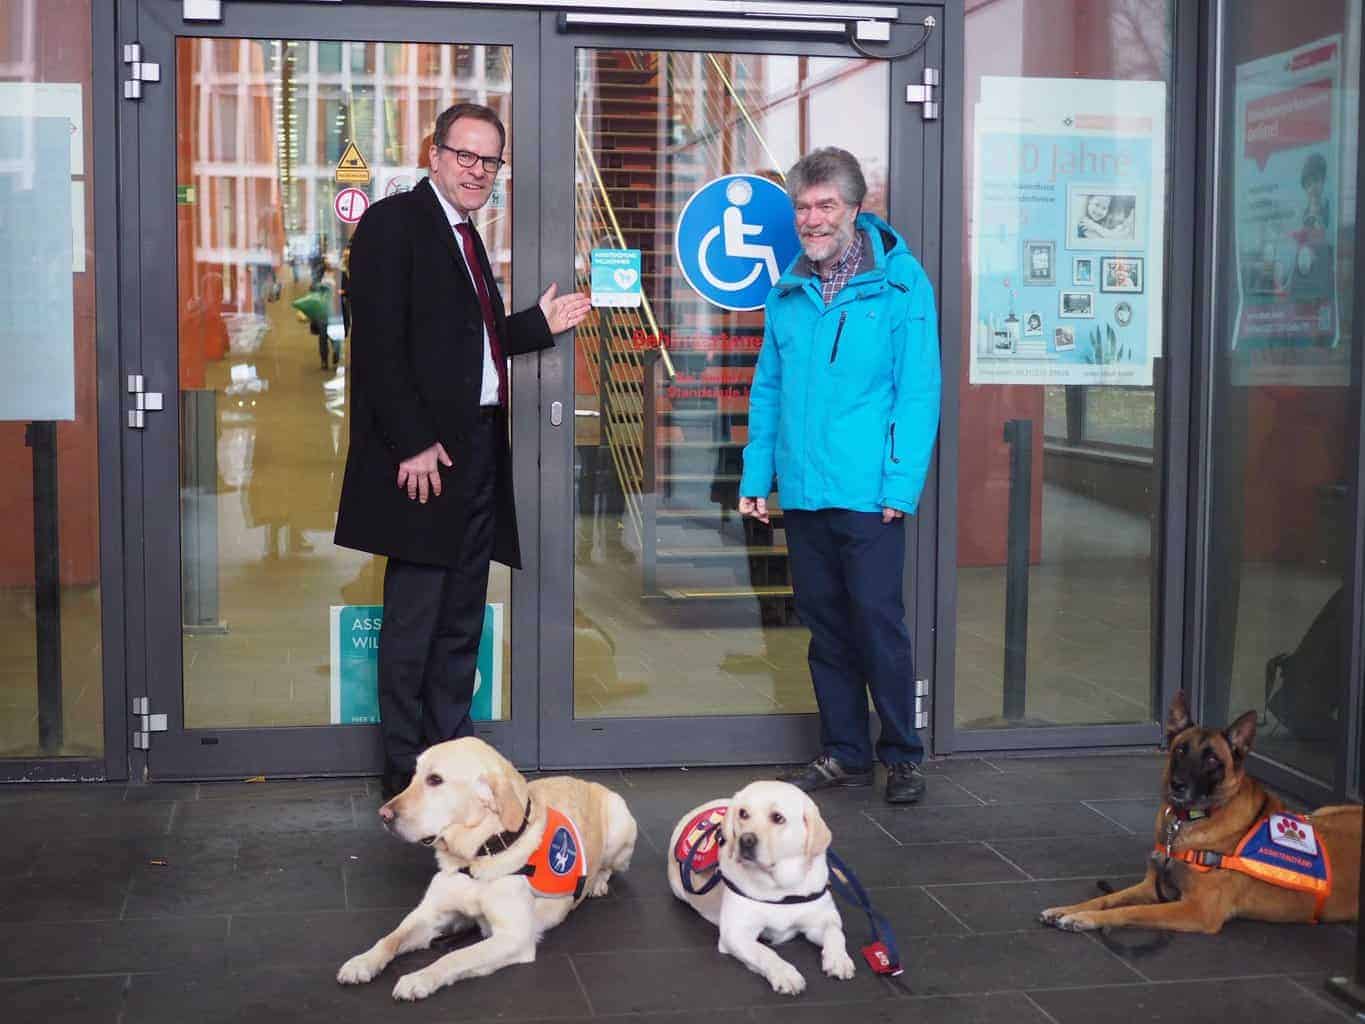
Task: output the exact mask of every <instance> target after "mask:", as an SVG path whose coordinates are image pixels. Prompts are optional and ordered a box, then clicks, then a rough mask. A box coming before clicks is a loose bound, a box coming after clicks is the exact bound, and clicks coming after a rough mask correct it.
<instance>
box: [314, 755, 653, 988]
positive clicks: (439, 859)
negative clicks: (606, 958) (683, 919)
mask: <svg viewBox="0 0 1365 1024" xmlns="http://www.w3.org/2000/svg"><path fill="white" fill-rule="evenodd" d="M379 816H380V818H381V819H382V820H383V822H384V826H385V827H386V828H388V829H389V831H391V832H393V833H394V834H395V835H397V836H398V837H399V838H401V839H405V840H407V841H408V842H410V843H422V844H423V845H425V846H430V847H431V848H432V849H434V850H435V851H436V863H437V867H438V869H439V870H438V871H437V873H436V877H435V878H433V879H432V880H431V885H430V886H428V888H427V892H426V895H425V896H423V897H422V902H421V903H419V904H418V905H417V908H416V909H415V910H413V911H412V912H411V913H410V914H408V916H407V917H405V918H404V919H403V921H402V922H401V923H400V924H399V925H398V927H397V928H395V929H394V930H393V931H392V932H390V933H389V934H388V935H386V936H384V937H383V938H382V939H380V940H379V941H378V942H376V943H375V944H374V945H373V946H372V947H370V948H369V949H368V950H366V951H365V952H364V953H361V954H359V955H358V956H353V957H351V959H350V960H347V961H346V963H345V964H343V965H342V967H341V970H340V971H339V972H337V981H339V982H341V983H342V984H343V985H355V984H361V983H363V982H367V981H370V980H372V979H373V978H374V977H375V976H377V975H378V974H379V973H380V972H381V971H383V970H384V968H385V967H387V966H388V964H389V963H390V961H392V960H393V958H394V957H396V956H398V955H399V954H400V953H407V952H409V951H411V950H414V949H425V948H427V947H428V946H430V945H431V942H432V940H433V939H435V938H436V937H437V936H439V935H442V934H446V933H449V932H454V931H459V930H462V929H464V928H466V927H470V926H474V925H477V926H478V928H479V929H480V930H481V931H482V932H483V936H484V937H483V940H482V941H480V942H475V943H473V944H472V945H469V946H465V947H462V948H460V949H456V950H455V951H454V952H451V953H447V954H446V955H445V956H443V957H441V958H440V959H439V960H436V961H434V962H432V963H431V964H428V965H427V966H426V967H424V968H422V969H421V970H420V971H414V972H412V973H411V974H405V975H404V976H403V977H401V978H399V979H398V983H397V984H396V985H395V986H394V989H393V997H394V998H395V999H424V998H426V997H427V996H429V995H431V993H433V992H435V991H436V990H437V989H438V988H441V987H443V986H445V985H449V984H452V983H453V982H456V981H459V980H461V979H462V978H476V977H480V976H482V975H485V974H492V973H493V972H494V971H497V970H500V969H501V968H503V967H506V966H508V965H509V964H519V963H529V962H531V961H532V960H534V959H535V958H536V943H537V942H538V941H539V940H540V937H541V936H542V935H543V934H544V933H545V932H547V931H549V930H550V929H551V928H553V927H554V926H555V925H557V924H559V923H560V922H561V921H563V920H564V918H566V917H567V916H568V915H569V911H571V910H572V909H573V908H574V907H576V906H578V904H579V903H581V902H582V901H583V900H584V899H586V898H588V897H594V896H605V895H606V893H607V881H608V879H609V878H610V877H611V875H612V872H614V871H624V870H625V869H626V868H628V867H629V866H630V858H631V855H632V854H633V853H634V851H635V837H636V826H635V819H634V818H633V817H632V816H631V813H630V810H629V808H627V807H626V802H625V801H624V800H622V799H621V797H620V796H618V795H617V794H615V793H613V792H612V791H611V790H609V789H607V788H606V787H605V786H600V785H598V784H597V783H595V782H584V781H582V780H581V779H572V778H567V777H560V778H550V779H537V780H536V781H534V782H530V783H528V782H527V781H526V779H525V778H524V777H523V776H522V775H521V773H520V772H518V771H517V770H516V769H515V768H513V767H512V765H511V763H510V762H509V761H508V760H507V759H506V758H504V757H503V756H502V755H501V754H499V753H498V752H497V751H496V750H494V749H493V748H492V747H490V746H489V745H488V744H487V743H484V742H483V741H482V740H480V739H476V738H474V737H467V738H463V739H458V740H451V741H450V742H448V743H438V744H437V745H436V746H434V747H431V748H429V749H427V750H425V751H423V752H422V754H421V756H420V757H419V758H418V759H417V770H416V773H415V774H414V775H413V778H412V783H411V784H410V785H409V786H408V788H407V789H405V790H403V792H402V793H399V794H398V796H396V797H394V798H393V799H392V800H390V801H389V802H388V803H386V804H385V805H384V806H383V807H381V808H380V809H379Z"/></svg>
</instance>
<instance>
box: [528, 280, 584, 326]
mask: <svg viewBox="0 0 1365 1024" xmlns="http://www.w3.org/2000/svg"><path fill="white" fill-rule="evenodd" d="M590 309H592V300H591V299H589V298H588V297H587V296H586V295H584V294H583V293H582V292H571V293H570V294H568V295H560V294H559V285H557V284H551V285H550V287H548V288H546V289H545V294H544V295H542V296H541V297H540V311H541V312H542V313H544V314H545V322H546V323H548V324H549V325H550V333H551V334H560V333H562V332H564V331H567V330H571V329H572V328H574V327H577V326H578V325H579V324H580V323H582V322H583V318H584V317H585V316H587V315H588V310H590Z"/></svg>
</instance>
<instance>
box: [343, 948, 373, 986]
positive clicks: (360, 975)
mask: <svg viewBox="0 0 1365 1024" xmlns="http://www.w3.org/2000/svg"><path fill="white" fill-rule="evenodd" d="M383 969H384V968H383V966H382V965H377V964H375V962H374V959H373V958H372V957H371V956H370V955H369V954H368V953H361V954H359V955H358V956H353V957H351V959H349V960H347V961H346V962H345V963H344V964H342V965H341V970H339V971H337V981H339V982H341V984H343V985H363V984H365V982H367V981H373V980H374V978H375V976H376V975H377V974H378V973H379V972H380V971H382V970H383Z"/></svg>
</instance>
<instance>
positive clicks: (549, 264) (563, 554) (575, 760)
mask: <svg viewBox="0 0 1365 1024" xmlns="http://www.w3.org/2000/svg"><path fill="white" fill-rule="evenodd" d="M850 9H851V10H856V5H850ZM899 11H900V21H899V22H897V23H896V25H895V26H894V28H893V31H892V39H891V42H890V43H889V44H884V45H882V46H881V47H880V49H881V50H884V51H886V52H889V53H892V54H894V53H896V52H898V51H900V50H903V49H906V48H908V46H909V45H910V44H912V43H914V42H915V41H916V40H917V39H918V37H919V34H920V33H921V32H922V31H923V28H922V25H923V19H924V18H925V17H926V16H933V17H934V18H935V19H936V21H937V26H939V27H935V28H934V30H933V32H932V33H931V35H930V38H929V41H928V43H927V45H926V46H925V47H924V48H923V49H921V50H919V51H918V52H916V53H914V54H913V55H911V56H909V57H907V58H905V59H901V60H896V61H894V62H893V63H892V66H891V76H890V79H891V80H890V95H889V97H888V99H889V101H890V126H889V130H890V137H889V154H888V155H889V180H890V181H891V182H894V183H895V186H894V187H892V188H889V189H888V202H889V204H890V209H889V210H888V213H889V219H890V221H891V223H892V224H893V225H894V226H895V227H896V229H897V230H898V231H901V232H902V233H903V234H904V235H905V237H906V240H907V241H908V242H909V244H910V248H911V250H912V251H913V252H914V253H915V254H916V255H917V257H918V258H919V259H920V261H921V262H922V263H923V264H924V268H925V271H926V273H927V274H928V275H929V277H930V280H931V282H932V284H933V286H934V290H935V293H939V292H940V290H941V285H942V276H941V274H940V264H941V261H942V254H943V246H942V239H941V237H940V235H939V230H940V227H941V225H940V220H939V218H938V217H935V216H926V211H932V210H934V209H936V208H937V206H938V205H939V203H940V200H941V198H942V196H943V176H942V170H943V167H944V163H943V145H944V126H943V122H942V121H941V120H938V121H923V120H922V118H921V113H920V108H919V107H917V106H910V105H907V104H906V103H905V102H904V97H905V91H906V86H907V85H910V84H912V83H913V84H919V82H920V81H921V77H920V76H921V72H922V70H923V68H924V66H925V62H926V59H927V60H928V61H929V66H931V67H937V68H939V69H940V70H941V71H942V70H943V68H944V63H943V61H944V33H943V31H942V30H941V26H942V25H943V18H944V11H943V9H942V8H941V7H940V6H938V5H935V4H917V5H915V6H913V7H911V6H908V5H902V6H900V7H899ZM622 17H623V21H628V20H629V16H628V15H623V16H622ZM627 30H628V27H627V26H626V25H623V27H622V28H621V29H620V30H616V31H610V32H607V31H577V30H575V31H571V32H567V33H565V32H561V31H560V29H559V27H558V23H557V18H556V16H555V15H554V14H553V13H546V14H543V15H542V20H541V53H542V69H543V74H544V79H543V81H544V82H546V83H556V82H572V81H573V76H574V53H575V51H576V50H578V49H580V48H584V49H648V50H678V51H690V52H695V51H711V52H717V53H763V54H776V55H793V56H814V57H861V56H862V55H861V54H859V53H857V51H856V50H854V49H853V48H852V47H850V46H848V45H846V44H843V43H830V42H813V41H803V42H792V41H790V40H785V39H782V38H781V37H765V36H763V35H761V34H759V33H754V32H750V33H746V34H745V35H744V36H739V35H738V34H736V33H733V32H731V33H726V34H721V33H716V34H711V35H706V34H703V33H701V32H698V31H694V32H692V33H689V34H686V35H683V34H677V33H674V32H666V33H665V32H657V33H656V32H653V31H636V32H633V33H631V34H627ZM951 78H952V76H951V75H950V74H948V73H943V74H942V75H941V80H942V81H945V82H946V81H950V80H951ZM947 116H951V115H947ZM541 124H542V132H543V139H544V150H543V154H544V159H545V162H546V164H545V165H546V166H547V167H550V168H556V167H558V168H562V167H566V166H567V167H573V166H575V163H576V159H575V141H574V131H573V124H574V95H573V90H572V89H569V88H565V89H561V90H556V89H554V88H551V87H549V86H548V85H547V89H546V96H545V102H544V105H543V107H542V122H541ZM907 185H911V186H913V187H906V186H907ZM574 204H575V195H574V178H573V175H571V174H562V173H561V174H547V175H545V176H544V180H543V182H542V198H541V209H542V210H543V211H544V218H543V220H542V224H541V231H542V236H541V237H542V243H541V260H542V262H541V276H542V277H544V278H545V279H546V280H549V279H553V278H555V277H556V276H557V275H558V274H560V273H562V272H563V271H564V269H565V268H566V267H568V266H571V265H572V260H573V253H574V242H575V223H574V212H575V205H574ZM572 353H573V344H572V342H571V341H570V340H569V339H563V340H561V341H560V343H559V345H558V346H556V348H555V350H554V352H553V353H549V354H547V355H546V357H545V358H544V360H543V361H542V364H541V368H542V374H543V377H542V395H543V400H544V403H545V405H546V407H547V408H548V407H549V403H550V402H552V401H556V400H558V401H560V402H562V403H563V408H564V409H565V410H566V411H571V410H572V409H573V369H572V362H573V360H572ZM945 379H951V378H947V377H945ZM564 419H565V420H566V421H567V423H566V424H563V425H559V426H556V425H553V424H551V422H550V420H549V417H548V415H546V416H544V417H543V418H542V421H541V426H540V430H541V448H542V451H543V452H544V453H545V456H544V464H543V467H542V479H541V486H542V492H541V493H542V497H543V502H542V509H543V512H542V519H541V554H542V565H543V566H544V575H543V576H542V594H541V601H542V606H543V616H542V623H543V627H544V629H543V632H542V634H541V643H542V645H543V647H542V653H541V659H540V660H541V664H542V665H543V666H544V676H543V679H542V683H541V686H542V690H541V693H542V701H541V725H540V757H541V763H542V765H544V766H545V767H554V768H569V767H572V768H584V767H601V766H630V765H666V764H706V763H715V764H738V763H751V764H772V763H781V762H791V761H798V760H805V759H806V758H808V757H810V756H811V754H812V753H814V752H815V749H816V746H817V743H818V724H817V719H816V716H815V715H813V714H806V715H797V714H785V715H744V716H741V715H728V716H708V717H705V718H695V717H660V718H594V719H575V718H574V717H573V685H574V682H573V662H574V659H573V628H572V626H573V612H574V596H573V578H574V543H573V536H574V523H573V517H572V516H566V515H564V510H566V509H573V508H575V507H576V506H575V503H574V482H573V469H572V467H573V427H572V423H573V417H572V416H569V415H566V416H564ZM939 500H940V499H939V498H938V493H937V458H936V459H935V461H934V463H933V464H931V469H930V474H929V479H928V481H927V483H926V486H925V491H924V496H923V498H922V499H921V503H920V509H921V512H920V515H918V516H917V517H915V520H914V527H913V530H912V535H911V538H910V539H909V542H908V544H907V552H906V556H907V573H906V578H905V600H906V609H907V617H908V619H909V621H910V622H911V624H912V625H913V627H914V628H913V632H914V635H915V638H916V639H917V640H918V641H919V643H918V644H917V648H916V652H917V655H918V661H917V664H916V675H917V676H919V677H920V678H927V679H930V680H932V679H933V678H934V672H933V665H932V660H933V656H934V654H933V644H932V643H931V641H930V638H931V637H932V636H933V629H934V621H935V602H934V577H935V572H936V548H937V538H936V531H937V508H938V504H939ZM926 739H927V737H926Z"/></svg>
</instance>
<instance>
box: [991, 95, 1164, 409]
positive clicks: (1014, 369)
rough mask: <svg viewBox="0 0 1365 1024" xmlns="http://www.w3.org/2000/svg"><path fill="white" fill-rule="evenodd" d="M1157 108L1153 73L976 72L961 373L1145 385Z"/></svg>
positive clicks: (1156, 342)
mask: <svg viewBox="0 0 1365 1024" xmlns="http://www.w3.org/2000/svg"><path fill="white" fill-rule="evenodd" d="M1165 110H1166V99H1165V85H1164V83H1161V82H1109V81H1087V82H1086V83H1085V88H1084V89H1078V88H1077V87H1076V83H1075V82H1074V81H1071V80H1070V79H1038V78H1019V79H1016V78H998V77H987V78H985V79H984V80H983V83H982V93H981V101H980V102H979V103H978V104H977V105H976V108H975V146H974V149H973V164H974V173H973V191H972V221H971V227H970V232H971V261H972V262H971V270H972V346H971V367H970V380H971V383H973V384H1090V385H1096V384H1116V385H1136V386H1148V385H1150V384H1151V383H1152V359H1153V358H1154V357H1155V356H1157V355H1160V352H1161V310H1162V278H1163V267H1162V255H1163V252H1164V245H1165V241H1164V238H1163V231H1164V210H1165V195H1164V191H1163V185H1164V182H1165V174H1166V158H1165Z"/></svg>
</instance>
